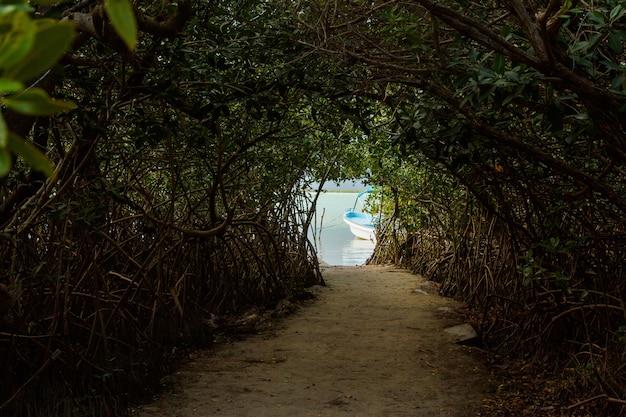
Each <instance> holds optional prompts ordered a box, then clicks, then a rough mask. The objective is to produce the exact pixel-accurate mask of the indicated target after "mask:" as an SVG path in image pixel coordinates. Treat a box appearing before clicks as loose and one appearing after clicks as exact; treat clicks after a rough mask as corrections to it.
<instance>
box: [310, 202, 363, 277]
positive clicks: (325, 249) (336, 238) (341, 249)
mask: <svg viewBox="0 0 626 417" xmlns="http://www.w3.org/2000/svg"><path fill="white" fill-rule="evenodd" d="M359 191H362V190H359ZM357 194H358V193H357V192H354V193H352V192H349V193H346V192H342V193H338V192H325V193H322V194H320V196H319V198H318V200H317V209H316V222H314V224H313V227H314V228H315V229H314V231H310V233H309V236H310V237H311V240H312V241H313V237H314V236H315V237H316V239H315V243H316V247H317V253H318V256H319V257H320V258H321V259H322V260H323V261H324V262H326V263H327V264H330V265H362V264H364V263H365V261H366V260H367V258H369V257H370V256H371V255H372V253H373V252H374V243H373V242H371V241H369V240H363V239H357V238H355V237H354V235H353V234H352V233H351V232H350V228H349V227H348V225H347V224H345V223H344V222H343V213H344V212H345V211H346V210H347V209H351V208H352V207H353V206H354V203H355V201H356V198H357ZM364 198H365V196H362V197H361V198H360V199H359V201H358V202H357V206H356V209H357V210H361V209H362V207H363V206H362V202H363V199H364Z"/></svg>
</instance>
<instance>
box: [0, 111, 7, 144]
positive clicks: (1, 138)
mask: <svg viewBox="0 0 626 417" xmlns="http://www.w3.org/2000/svg"><path fill="white" fill-rule="evenodd" d="M8 135H9V128H8V127H7V122H6V120H4V116H3V115H2V113H0V149H5V148H6V147H7V136H8Z"/></svg>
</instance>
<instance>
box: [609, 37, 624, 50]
mask: <svg viewBox="0 0 626 417" xmlns="http://www.w3.org/2000/svg"><path fill="white" fill-rule="evenodd" d="M622 47H623V45H622V36H621V32H617V33H611V34H610V35H609V48H611V49H612V50H613V52H615V53H616V54H619V53H621V52H622Z"/></svg>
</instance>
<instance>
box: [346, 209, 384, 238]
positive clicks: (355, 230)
mask: <svg viewBox="0 0 626 417" xmlns="http://www.w3.org/2000/svg"><path fill="white" fill-rule="evenodd" d="M343 221H344V222H346V224H347V225H348V226H350V231H351V232H352V234H353V235H354V236H356V237H358V238H360V239H365V240H371V241H376V228H375V227H374V223H373V219H372V216H371V215H370V214H367V213H361V212H358V211H346V212H345V213H344V214H343Z"/></svg>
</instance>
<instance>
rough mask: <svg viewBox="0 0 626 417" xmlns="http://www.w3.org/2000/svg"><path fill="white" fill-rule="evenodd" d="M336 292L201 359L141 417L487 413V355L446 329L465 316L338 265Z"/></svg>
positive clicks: (389, 273)
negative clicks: (484, 408)
mask: <svg viewBox="0 0 626 417" xmlns="http://www.w3.org/2000/svg"><path fill="white" fill-rule="evenodd" d="M323 276H324V279H325V281H326V284H327V286H326V287H315V288H314V289H313V291H314V293H315V301H313V302H311V303H307V304H305V305H303V306H300V307H298V308H297V311H295V312H294V313H293V314H290V315H288V316H287V317H285V318H284V319H282V320H279V321H276V322H274V323H273V325H272V326H269V327H267V328H266V329H265V330H264V331H261V332H260V333H259V334H256V335H252V336H250V337H247V338H245V339H244V340H240V341H236V342H232V343H226V344H221V345H219V346H217V347H216V348H215V349H211V350H209V351H205V352H200V353H197V354H195V355H194V356H193V357H192V359H191V360H190V361H189V362H188V363H186V364H185V365H183V366H182V367H181V368H180V369H179V371H178V372H177V373H176V374H175V375H173V376H172V377H171V378H172V381H173V382H172V390H171V391H172V392H170V393H166V394H164V395H163V396H161V397H160V398H158V399H157V400H156V401H155V402H154V403H152V404H149V405H145V406H142V407H141V408H140V409H139V410H138V415H139V416H140V417H156V416H160V417H192V416H193V417H208V416H223V417H247V416H250V417H252V416H254V417H269V416H271V417H283V416H285V417H287V416H289V417H297V416H333V417H344V416H351V417H354V416H360V417H383V416H394V417H402V416H411V417H426V416H428V417H444V416H445V417H468V416H478V415H481V414H480V406H481V401H482V399H483V398H484V397H485V395H486V393H487V391H488V385H489V382H488V381H489V379H488V378H489V374H488V372H487V370H486V369H485V364H484V363H485V361H484V358H483V356H482V354H481V353H480V352H479V351H477V350H475V349H473V348H471V347H468V346H462V345H459V344H457V343H455V341H456V340H455V337H454V336H453V335H451V334H449V333H448V332H446V331H444V329H446V328H448V327H450V326H454V325H457V324H460V323H462V321H463V315H464V312H465V309H464V306H463V305H462V304H460V303H457V302H455V301H454V300H451V299H447V298H443V297H440V296H438V295H437V294H436V289H435V288H433V287H432V286H431V283H428V282H427V281H426V280H425V279H424V278H422V277H420V276H417V275H413V274H410V273H409V272H407V271H404V270H400V269H395V268H392V267H381V266H361V267H326V268H324V271H323Z"/></svg>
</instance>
